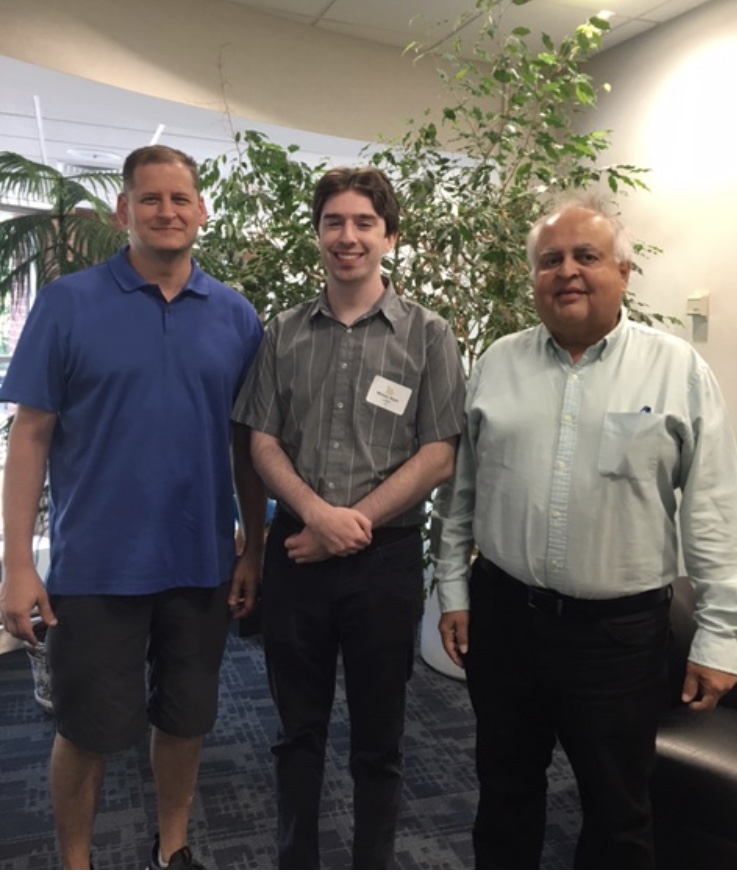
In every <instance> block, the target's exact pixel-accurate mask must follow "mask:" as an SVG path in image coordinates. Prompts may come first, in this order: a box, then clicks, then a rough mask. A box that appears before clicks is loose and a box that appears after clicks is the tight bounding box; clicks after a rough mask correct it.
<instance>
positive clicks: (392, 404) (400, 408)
mask: <svg viewBox="0 0 737 872" xmlns="http://www.w3.org/2000/svg"><path fill="white" fill-rule="evenodd" d="M411 396H412V389H411V388H406V387H405V386H404V385H398V384H397V383H396V382H393V381H389V379H388V378H384V377H383V376H380V375H377V376H375V377H374V380H373V381H372V382H371V387H370V388H369V392H368V393H367V394H366V402H368V403H371V404H372V405H373V406H379V408H381V409H387V410H388V411H389V412H393V413H394V414H395V415H403V414H404V410H405V409H406V408H407V403H408V402H409V398H410V397H411Z"/></svg>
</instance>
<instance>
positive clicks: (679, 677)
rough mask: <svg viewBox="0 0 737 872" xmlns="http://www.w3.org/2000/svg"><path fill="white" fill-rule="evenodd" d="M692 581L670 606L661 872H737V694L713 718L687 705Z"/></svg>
mask: <svg viewBox="0 0 737 872" xmlns="http://www.w3.org/2000/svg"><path fill="white" fill-rule="evenodd" d="M694 602H695V597H694V592H693V586H692V584H691V582H690V581H689V580H688V579H687V578H679V579H678V581H677V582H676V584H675V585H674V590H673V602H672V604H671V628H672V632H673V638H672V648H671V660H670V666H671V704H670V706H669V708H668V710H667V712H666V714H665V717H664V718H663V721H662V724H661V726H660V729H659V731H658V738H657V765H656V769H655V775H654V778H653V785H652V797H653V811H654V817H655V850H656V863H657V866H658V868H659V869H737V689H734V690H732V691H730V693H728V694H726V695H725V696H724V697H722V699H721V700H720V702H719V705H718V706H717V708H716V710H715V711H713V712H693V711H690V710H689V709H688V707H687V706H685V705H683V704H682V703H681V702H680V691H681V686H682V684H683V677H684V675H685V671H686V658H687V655H688V650H689V645H690V643H691V638H692V637H693V633H694V621H693V610H694Z"/></svg>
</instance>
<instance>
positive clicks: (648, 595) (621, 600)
mask: <svg viewBox="0 0 737 872" xmlns="http://www.w3.org/2000/svg"><path fill="white" fill-rule="evenodd" d="M477 562H478V564H479V566H480V567H481V569H483V570H484V572H485V573H487V574H488V575H490V576H492V577H493V578H494V580H495V581H501V582H507V583H510V582H511V583H512V584H513V585H514V586H516V587H517V588H518V589H520V590H521V592H522V593H523V595H524V596H525V598H526V600H527V605H528V606H530V608H533V609H537V610H538V611H540V612H544V613H545V614H546V615H553V616H555V617H557V618H561V619H563V620H565V619H569V620H589V621H593V620H597V619H598V618H613V617H616V616H617V615H633V614H635V613H636V612H642V611H646V610H647V609H650V608H654V607H655V606H657V605H660V604H661V603H664V602H666V601H667V600H670V598H671V596H672V586H671V585H667V586H666V587H658V588H654V589H652V590H645V591H643V592H642V593H634V594H631V595H629V596H620V597H616V598H614V599H579V598H578V597H572V596H567V595H566V594H564V593H558V591H557V590H552V589H550V588H545V587H533V586H531V585H528V584H524V582H521V581H519V580H518V579H516V578H513V577H512V576H511V575H508V574H507V573H506V572H504V570H502V569H500V568H499V567H498V566H496V564H494V563H492V562H491V560H488V559H487V558H486V557H484V556H483V555H479V557H478V558H477Z"/></svg>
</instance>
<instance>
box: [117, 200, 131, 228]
mask: <svg viewBox="0 0 737 872" xmlns="http://www.w3.org/2000/svg"><path fill="white" fill-rule="evenodd" d="M115 217H116V218H117V219H118V222H119V223H120V224H121V225H122V226H123V227H127V226H128V198H127V197H126V195H125V194H118V203H117V205H116V207H115Z"/></svg>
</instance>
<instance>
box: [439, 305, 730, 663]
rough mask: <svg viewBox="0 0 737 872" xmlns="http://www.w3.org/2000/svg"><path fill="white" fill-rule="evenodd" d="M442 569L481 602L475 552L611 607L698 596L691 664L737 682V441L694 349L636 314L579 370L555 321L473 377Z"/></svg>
mask: <svg viewBox="0 0 737 872" xmlns="http://www.w3.org/2000/svg"><path fill="white" fill-rule="evenodd" d="M465 412H466V422H465V428H464V433H463V435H462V437H461V445H460V449H459V454H458V460H457V464H456V474H455V478H454V481H453V487H452V494H451V496H450V499H449V503H448V508H447V511H446V514H445V516H444V517H443V518H442V519H441V522H442V538H441V544H440V549H439V555H438V565H437V567H436V578H437V580H438V582H439V584H440V586H439V597H440V604H441V609H442V611H443V612H448V611H455V610H459V609H467V608H468V576H469V561H470V558H471V555H472V551H473V547H474V544H476V545H477V546H478V549H479V550H480V551H481V553H482V554H483V555H484V556H485V557H487V558H488V559H489V560H491V561H493V562H494V563H495V564H497V565H498V566H500V567H501V568H502V569H503V570H504V571H505V572H507V573H508V574H509V575H512V576H513V577H515V578H517V579H519V580H520V581H522V582H524V583H525V584H528V585H537V586H539V587H543V588H552V589H555V590H557V591H559V592H560V593H563V594H567V595H569V596H574V597H580V598H592V599H596V598H610V597H618V596H623V595H627V594H634V593H638V592H641V591H645V590H650V589H652V588H656V587H660V586H663V585H667V584H669V583H671V582H672V581H673V580H674V579H675V577H676V576H677V575H678V567H679V559H678V556H679V524H678V519H679V518H680V537H681V543H680V544H681V547H682V550H683V558H684V562H685V567H686V571H687V573H688V575H689V576H690V577H691V579H692V580H693V581H694V582H695V583H696V587H697V615H696V620H697V632H696V636H695V638H694V641H693V644H692V648H691V655H690V659H691V660H693V661H694V662H695V663H700V664H702V665H706V666H711V667H714V668H718V669H723V670H726V671H729V672H737V447H736V445H735V439H734V436H733V433H732V430H731V428H730V424H729V420H728V415H727V410H726V407H725V404H724V400H723V398H722V395H721V392H720V390H719V387H718V385H717V383H716V380H715V378H714V375H713V374H712V372H711V370H710V369H709V367H708V366H707V364H706V363H705V361H704V360H703V359H702V358H701V357H700V356H699V355H698V354H697V353H696V352H695V351H694V349H693V348H691V346H690V345H688V343H686V342H684V341H683V340H681V339H678V338H676V337H674V336H670V335H668V334H666V333H663V332H661V331H658V330H654V329H652V328H650V327H646V326H644V325H642V324H638V323H634V322H632V321H629V320H628V319H627V316H626V313H625V312H624V311H623V312H622V317H621V319H620V322H619V324H618V325H617V327H616V328H615V329H614V330H613V331H612V332H611V333H609V334H608V335H607V336H606V337H605V338H604V339H602V340H601V342H599V343H598V344H597V345H595V346H593V347H591V348H589V349H588V351H587V352H586V353H585V355H584V356H583V357H582V358H581V359H580V360H579V361H578V362H577V363H573V362H572V360H571V358H570V356H569V355H568V353H567V352H566V351H564V350H563V349H562V348H560V346H559V345H558V344H557V343H556V341H555V340H554V339H553V338H552V336H551V335H550V333H549V331H548V330H547V329H546V328H545V327H544V326H542V325H540V326H537V327H533V328H531V329H529V330H525V331H522V332H520V333H516V334H514V335H512V336H506V337H504V338H502V339H499V340H497V341H496V342H494V344H493V345H492V346H491V347H490V348H489V349H488V351H487V352H486V353H485V354H484V355H483V356H482V357H481V358H480V359H479V361H478V363H477V365H476V366H475V367H474V370H473V372H472V374H471V378H470V381H469V385H468V393H467V398H466V405H465Z"/></svg>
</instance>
